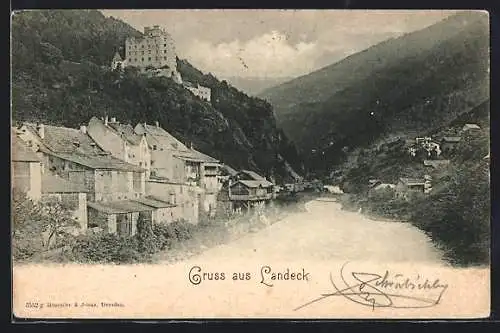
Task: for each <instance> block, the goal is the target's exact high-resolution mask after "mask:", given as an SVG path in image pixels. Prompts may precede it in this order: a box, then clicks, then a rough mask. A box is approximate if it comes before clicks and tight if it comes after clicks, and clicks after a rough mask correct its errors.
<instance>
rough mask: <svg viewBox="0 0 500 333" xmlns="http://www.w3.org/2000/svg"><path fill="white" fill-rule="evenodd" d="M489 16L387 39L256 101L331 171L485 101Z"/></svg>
mask: <svg viewBox="0 0 500 333" xmlns="http://www.w3.org/2000/svg"><path fill="white" fill-rule="evenodd" d="M488 59H489V28H488V15H487V14H484V13H482V12H466V13H460V14H457V15H454V16H452V17H449V18H446V19H444V20H443V21H441V22H438V23H436V24H434V25H432V26H430V27H427V28H425V29H422V30H419V31H416V32H412V33H409V34H406V35H403V36H401V37H398V38H393V39H389V40H387V41H384V42H382V43H380V44H377V45H375V46H372V47H370V48H368V49H366V50H364V51H362V52H359V53H356V54H354V55H351V56H349V57H347V58H345V59H343V60H341V61H340V62H337V63H335V64H333V65H330V66H327V67H325V68H323V69H320V70H318V71H315V72H313V73H310V74H308V75H305V76H302V77H299V78H296V79H294V80H291V81H289V82H286V83H284V84H282V85H279V86H277V87H274V88H270V89H267V90H266V91H264V92H263V93H261V94H259V97H261V98H264V99H266V100H268V101H269V102H270V103H271V104H272V105H273V107H274V110H275V115H276V117H277V121H278V124H279V125H280V126H282V128H283V129H284V131H285V133H286V134H288V135H289V137H290V138H291V139H292V140H293V141H294V142H295V143H296V144H297V146H298V147H299V148H300V149H301V150H302V151H303V152H304V154H306V160H307V161H309V167H310V168H312V169H315V170H316V171H321V172H322V171H329V170H331V169H332V168H333V167H334V166H335V165H336V164H338V163H340V162H342V160H343V159H344V158H345V157H346V153H347V154H348V153H349V151H352V150H353V149H354V148H356V147H362V146H366V145H368V144H370V143H371V142H374V141H376V140H378V139H381V138H384V137H391V136H396V135H414V134H415V135H416V134H420V133H426V132H429V131H430V130H432V129H433V128H436V127H439V126H441V125H442V124H444V123H446V122H447V121H448V120H449V119H453V118H455V117H456V116H458V115H460V114H461V113H463V112H466V111H469V110H470V109H472V108H473V107H475V106H477V105H478V104H480V103H481V102H483V101H484V100H485V99H487V98H488V97H489V60H488Z"/></svg>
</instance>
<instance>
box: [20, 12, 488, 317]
mask: <svg viewBox="0 0 500 333" xmlns="http://www.w3.org/2000/svg"><path fill="white" fill-rule="evenodd" d="M489 30H490V29H489V14H488V12H486V11H478V10H262V9H259V10H257V9H255V10H250V9H247V10H236V9H231V10H229V9H228V10H226V9H213V10H206V9H203V10H194V9H189V10H188V9H176V10H171V9H162V10H159V9H158V10H151V9H148V10H139V9H135V10H125V9H123V10H116V9H114V10H109V9H102V10H95V9H92V10H87V9H78V10H75V9H71V10H70V9H50V10H49V9H44V10H41V9H38V10H18V11H13V12H12V13H11V36H10V52H11V124H10V131H11V136H10V138H11V145H10V147H11V161H10V162H11V179H10V180H11V261H12V272H11V274H12V281H13V288H12V302H13V316H14V318H17V319H82V318H86V319H93V318H96V319H99V318H105V319H131V320H140V319H179V318H182V319H199V318H209V319H210V318H245V319H252V318H299V319H300V318H304V319H314V318H326V319H338V318H344V319H351V318H352V319H365V318H366V319H369V318H379V319H384V318H387V319H397V318H414V319H415V318H417V319H431V318H486V317H489V316H490V252H491V239H490V238H491V232H490V220H491V212H490V210H491V204H490V32H489Z"/></svg>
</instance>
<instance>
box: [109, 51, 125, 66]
mask: <svg viewBox="0 0 500 333" xmlns="http://www.w3.org/2000/svg"><path fill="white" fill-rule="evenodd" d="M123 68H125V62H124V61H123V59H122V57H120V54H119V53H118V52H115V55H114V56H113V60H112V61H111V69H112V70H122V69H123Z"/></svg>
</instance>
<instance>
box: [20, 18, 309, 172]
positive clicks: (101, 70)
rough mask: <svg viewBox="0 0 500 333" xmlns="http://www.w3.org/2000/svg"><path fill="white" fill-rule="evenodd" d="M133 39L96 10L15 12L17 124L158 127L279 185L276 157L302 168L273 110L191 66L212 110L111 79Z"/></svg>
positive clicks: (134, 76) (190, 98) (161, 87)
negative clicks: (118, 55)
mask: <svg viewBox="0 0 500 333" xmlns="http://www.w3.org/2000/svg"><path fill="white" fill-rule="evenodd" d="M132 35H140V32H138V31H136V30H134V29H133V28H132V27H130V26H129V25H127V24H126V23H124V22H122V21H119V20H116V19H113V18H106V17H105V16H104V15H102V13H100V12H98V11H96V10H85V11H82V10H77V11H76V10H75V11H73V10H51V11H23V12H17V13H16V14H15V15H14V16H13V23H12V77H13V80H12V103H13V108H12V116H13V121H43V122H46V123H50V124H55V125H64V126H69V127H77V126H79V125H81V124H84V123H86V122H88V120H89V119H90V118H91V117H92V116H94V115H95V116H104V115H108V116H110V117H116V118H117V119H118V120H119V121H121V122H126V123H131V124H133V125H135V124H136V123H137V122H144V121H146V122H149V123H153V122H154V121H159V123H160V125H161V126H162V127H164V128H165V129H167V130H168V131H170V132H171V133H172V134H173V135H175V136H177V137H178V138H179V139H181V140H183V141H184V142H193V144H194V146H195V148H197V149H199V150H201V151H202V152H204V153H206V154H210V155H212V156H214V157H216V158H219V159H220V160H222V161H223V162H225V163H227V164H230V165H231V166H233V167H235V168H250V169H254V170H256V171H260V172H262V174H264V175H266V176H268V177H271V176H273V177H276V179H277V180H278V181H279V180H282V179H286V178H287V177H288V176H289V175H288V173H287V171H286V168H285V166H284V163H283V162H282V161H280V159H279V155H281V156H283V157H284V158H285V159H286V160H288V161H289V162H290V163H291V164H292V165H293V166H294V167H300V165H301V162H300V158H299V157H298V155H297V152H296V150H295V147H294V146H293V145H292V144H290V143H289V142H288V140H287V138H286V136H285V135H284V134H283V132H282V131H281V130H279V129H278V128H277V126H276V122H275V119H274V115H273V110H272V107H271V105H270V104H269V103H267V102H265V101H263V100H261V99H258V98H252V97H249V96H247V95H245V94H244V93H242V92H240V91H238V90H236V89H235V88H233V87H231V86H230V85H228V84H227V83H226V82H224V81H222V82H220V81H219V80H218V79H217V78H215V77H214V76H212V75H210V74H208V75H205V74H203V73H202V72H200V71H199V70H197V69H195V68H194V67H192V66H191V65H190V64H189V63H188V62H187V61H186V60H182V61H180V60H179V61H178V67H179V68H178V69H179V71H180V73H181V74H182V76H183V79H185V80H187V81H191V82H200V83H202V84H203V85H205V86H208V87H210V88H212V103H209V102H205V101H203V100H201V99H199V98H198V97H196V96H194V95H193V94H192V93H191V92H189V91H188V90H186V89H184V88H183V87H182V86H181V85H178V84H176V83H174V82H173V81H172V80H171V79H169V78H161V77H157V78H148V77H146V76H144V75H141V74H139V73H138V72H137V71H136V70H134V69H130V68H127V69H126V70H125V72H124V73H122V74H120V73H118V72H114V71H111V70H110V69H109V68H110V63H111V59H112V57H113V54H114V52H116V51H120V52H123V46H124V41H125V39H126V37H127V36H132ZM298 171H300V170H298Z"/></svg>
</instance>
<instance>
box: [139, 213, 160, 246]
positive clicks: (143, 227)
mask: <svg viewBox="0 0 500 333" xmlns="http://www.w3.org/2000/svg"><path fill="white" fill-rule="evenodd" d="M137 241H138V250H139V252H141V253H148V254H152V253H155V252H156V251H157V250H158V249H157V246H156V244H157V243H156V239H155V234H154V233H153V225H152V222H151V219H147V218H146V217H145V216H143V215H142V214H139V218H138V219H137Z"/></svg>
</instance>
